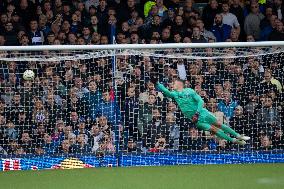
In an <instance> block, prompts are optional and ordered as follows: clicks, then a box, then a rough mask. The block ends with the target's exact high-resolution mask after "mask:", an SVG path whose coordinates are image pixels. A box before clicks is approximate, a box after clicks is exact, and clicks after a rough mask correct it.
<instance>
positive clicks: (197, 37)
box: [191, 26, 207, 43]
mask: <svg viewBox="0 0 284 189" xmlns="http://www.w3.org/2000/svg"><path fill="white" fill-rule="evenodd" d="M191 42H192V43H206V42H207V40H206V39H205V38H204V37H203V36H202V35H201V32H200V28H199V27H198V26H195V27H193V30H192V38H191Z"/></svg>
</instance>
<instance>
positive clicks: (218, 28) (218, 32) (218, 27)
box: [211, 14, 232, 42]
mask: <svg viewBox="0 0 284 189" xmlns="http://www.w3.org/2000/svg"><path fill="white" fill-rule="evenodd" d="M231 30H232V27H231V26H229V25H227V24H223V16H222V15H221V14H216V16H215V19H214V25H213V27H212V29H211V31H212V33H213V34H214V35H215V37H216V41H217V42H225V41H226V40H227V39H229V38H230V35H231Z"/></svg>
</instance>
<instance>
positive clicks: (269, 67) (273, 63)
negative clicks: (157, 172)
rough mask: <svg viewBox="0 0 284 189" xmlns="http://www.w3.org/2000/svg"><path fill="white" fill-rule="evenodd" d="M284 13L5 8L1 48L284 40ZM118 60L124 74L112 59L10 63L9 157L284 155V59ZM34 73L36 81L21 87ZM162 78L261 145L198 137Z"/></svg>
mask: <svg viewBox="0 0 284 189" xmlns="http://www.w3.org/2000/svg"><path fill="white" fill-rule="evenodd" d="M283 10H284V9H283V5H282V0H274V1H267V2H266V3H263V2H262V3H258V2H257V1H255V0H251V1H249V2H240V1H239V0H233V1H223V2H217V1H216V0H210V1H209V2H208V4H207V5H205V7H203V8H200V7H197V6H196V4H195V2H194V1H192V0H186V1H178V0H168V1H163V0H156V1H142V0H141V1H140V2H136V1H134V0H127V1H120V2H119V1H115V0H112V1H106V0H87V1H84V0H81V1H79V0H72V1H63V0H54V1H48V0H46V1H28V0H4V1H1V4H0V12H1V19H0V22H1V23H0V31H1V32H0V45H42V44H47V45H52V44H108V43H113V42H114V41H113V38H112V36H115V42H116V43H119V44H123V43H127V44H128V43H133V44H136V43H171V42H176V43H179V42H184V43H190V42H192V43H198V42H222V41H232V42H234V41H262V40H283V39H284V37H283V36H284V33H283V22H282V21H283V20H282V19H283V16H284V15H283V13H284V12H283ZM282 15H283V16H282ZM197 50H199V51H200V52H202V51H203V50H202V49H197ZM211 50H212V49H211ZM247 50H248V51H251V55H252V54H253V53H254V50H255V49H247ZM258 50H259V49H258ZM223 51H224V52H228V53H231V54H234V55H236V54H237V52H235V51H234V50H232V49H223ZM205 52H206V53H210V49H205ZM58 53H59V55H60V52H58ZM115 60H116V66H117V67H116V71H115V73H113V61H114V59H113V58H112V57H108V56H105V57H101V58H92V59H85V60H79V59H78V60H70V61H69V60H66V61H56V62H50V61H41V62H36V61H29V62H25V61H18V62H13V61H10V62H4V61H2V62H1V68H0V90H1V93H0V94H1V100H0V153H1V154H8V155H24V154H39V155H41V154H58V153H60V154H62V153H63V154H73V153H76V154H77V153H104V152H110V153H113V152H115V151H116V150H117V149H118V147H119V150H121V151H126V152H161V151H180V152H192V151H227V150H230V151H232V150H272V149H283V144H284V141H283V132H282V129H283V86H282V84H283V83H284V77H283V69H284V67H283V53H275V54H267V55H263V56H258V57H255V56H247V57H239V58H224V57H223V58H222V57H220V59H210V58H208V59H204V60H201V59H185V58H178V57H177V58H161V57H160V56H154V55H153V56H144V55H141V56H137V55H132V54H131V53H130V54H129V55H123V56H122V55H118V56H116V59H115ZM27 69H31V70H33V71H34V72H35V75H36V78H35V79H34V80H33V81H24V80H23V79H22V73H23V72H24V71H25V70H27ZM152 74H155V75H158V76H159V80H160V82H161V83H163V84H165V85H166V86H167V87H169V88H170V89H171V88H172V82H173V81H174V80H175V79H176V78H180V79H182V80H184V81H185V84H186V86H187V87H191V88H194V89H195V90H196V91H197V92H198V94H200V95H201V96H202V98H203V99H204V101H205V102H206V108H208V109H209V110H210V111H211V112H213V113H214V114H215V115H216V116H217V117H218V119H219V120H220V121H222V122H225V123H227V124H229V125H230V126H231V127H232V128H234V129H235V130H237V131H238V132H239V133H241V134H246V135H248V136H250V137H252V140H251V142H250V143H249V144H248V145H247V146H245V147H242V148H240V147H239V146H236V145H232V144H228V143H227V142H226V141H224V140H218V139H216V138H215V136H211V135H210V133H206V132H200V131H198V130H197V129H196V128H195V126H194V125H193V124H191V123H190V121H189V120H187V119H185V118H184V117H183V115H182V114H181V113H180V111H179V109H178V107H177V106H176V104H175V102H172V101H171V100H170V99H168V98H166V97H164V96H163V94H162V93H161V92H160V91H157V90H156V88H155V86H154V85H153V83H151V82H150V76H151V75H152Z"/></svg>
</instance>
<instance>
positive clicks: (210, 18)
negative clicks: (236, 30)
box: [202, 0, 222, 30]
mask: <svg viewBox="0 0 284 189" xmlns="http://www.w3.org/2000/svg"><path fill="white" fill-rule="evenodd" d="M219 12H220V8H219V6H218V2H217V0H210V1H209V3H208V4H207V5H206V7H205V8H204V9H203V14H202V20H203V21H204V26H205V29H206V30H211V28H212V27H213V24H214V22H216V21H214V18H215V17H216V15H217V14H218V13H219ZM221 23H222V20H221ZM221 23H220V24H221Z"/></svg>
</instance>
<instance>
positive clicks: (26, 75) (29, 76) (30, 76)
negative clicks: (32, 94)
mask: <svg viewBox="0 0 284 189" xmlns="http://www.w3.org/2000/svg"><path fill="white" fill-rule="evenodd" d="M34 77H35V73H34V72H33V71H32V70H26V71H25V72H24V74H23V79H24V80H33V79H34Z"/></svg>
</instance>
